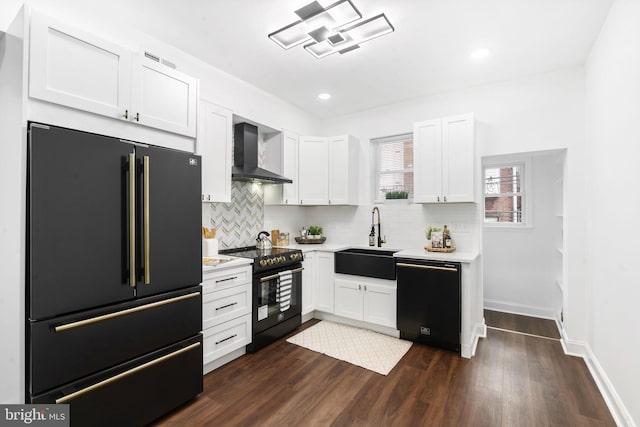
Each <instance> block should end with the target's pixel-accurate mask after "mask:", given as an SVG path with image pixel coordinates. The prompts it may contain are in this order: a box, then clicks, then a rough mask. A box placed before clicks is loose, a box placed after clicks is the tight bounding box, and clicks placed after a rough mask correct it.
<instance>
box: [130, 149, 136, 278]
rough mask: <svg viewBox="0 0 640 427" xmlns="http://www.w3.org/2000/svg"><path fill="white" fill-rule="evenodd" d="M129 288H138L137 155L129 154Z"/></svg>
mask: <svg viewBox="0 0 640 427" xmlns="http://www.w3.org/2000/svg"><path fill="white" fill-rule="evenodd" d="M129 286H131V287H132V288H134V287H135V286H136V155H135V153H129Z"/></svg>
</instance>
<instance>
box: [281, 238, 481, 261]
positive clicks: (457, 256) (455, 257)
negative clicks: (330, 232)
mask: <svg viewBox="0 0 640 427" xmlns="http://www.w3.org/2000/svg"><path fill="white" fill-rule="evenodd" d="M287 247H288V248H292V249H300V250H301V251H302V252H311V251H326V252H337V251H341V250H343V249H347V248H365V249H374V250H382V251H393V250H397V251H398V252H396V253H395V254H394V257H396V258H413V259H421V260H434V261H451V262H464V263H470V262H473V261H475V260H476V258H478V256H480V253H479V252H478V251H455V252H451V253H443V252H427V250H426V249H424V248H418V249H416V248H409V249H399V248H386V247H382V248H378V247H375V246H374V247H371V246H363V245H348V244H344V243H343V244H336V243H323V244H315V243H314V244H306V245H300V244H293V245H289V246H287Z"/></svg>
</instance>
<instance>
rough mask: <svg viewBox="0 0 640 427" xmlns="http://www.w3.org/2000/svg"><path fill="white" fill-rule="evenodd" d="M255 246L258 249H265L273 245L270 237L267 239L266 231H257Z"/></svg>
mask: <svg viewBox="0 0 640 427" xmlns="http://www.w3.org/2000/svg"><path fill="white" fill-rule="evenodd" d="M256 247H257V248H258V249H260V250H267V249H271V248H272V247H273V244H272V243H271V239H269V233H267V232H266V231H261V232H259V233H258V237H257V238H256Z"/></svg>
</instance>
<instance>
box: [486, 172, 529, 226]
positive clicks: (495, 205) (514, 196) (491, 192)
mask: <svg viewBox="0 0 640 427" xmlns="http://www.w3.org/2000/svg"><path fill="white" fill-rule="evenodd" d="M524 169H525V168H524V164H523V163H513V164H502V165H487V166H485V167H484V168H483V179H484V185H483V187H484V223H485V225H496V226H504V225H525V224H526V221H527V218H526V217H525V216H526V215H525V212H526V209H525V206H526V198H525V192H524V188H525V182H524V177H525V174H524Z"/></svg>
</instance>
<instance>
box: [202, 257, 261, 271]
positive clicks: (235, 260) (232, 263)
mask: <svg viewBox="0 0 640 427" xmlns="http://www.w3.org/2000/svg"><path fill="white" fill-rule="evenodd" d="M206 258H214V259H219V260H223V262H220V263H219V264H216V265H205V264H202V272H203V273H206V272H209V271H217V270H224V269H225V268H230V267H240V266H243V265H251V264H253V260H252V259H249V258H240V257H234V256H226V255H216V256H215V257H206Z"/></svg>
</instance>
